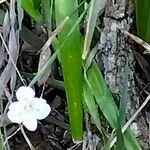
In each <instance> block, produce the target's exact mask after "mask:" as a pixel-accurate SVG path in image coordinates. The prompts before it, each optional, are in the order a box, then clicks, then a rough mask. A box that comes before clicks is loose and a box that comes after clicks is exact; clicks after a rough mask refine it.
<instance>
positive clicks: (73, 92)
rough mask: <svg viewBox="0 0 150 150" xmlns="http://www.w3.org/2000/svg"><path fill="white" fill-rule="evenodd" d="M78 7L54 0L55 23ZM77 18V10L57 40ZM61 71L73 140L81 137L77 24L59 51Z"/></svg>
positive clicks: (80, 73)
mask: <svg viewBox="0 0 150 150" xmlns="http://www.w3.org/2000/svg"><path fill="white" fill-rule="evenodd" d="M77 8H78V5H77V1H76V0H69V1H68V0H55V15H56V24H59V23H60V22H61V21H62V20H63V19H64V18H65V17H66V16H70V15H71V13H72V12H73V10H76V9H77ZM77 20H78V11H76V12H75V13H74V15H72V16H71V18H70V21H69V23H68V25H67V26H66V27H65V28H63V30H62V31H61V33H60V34H59V35H58V41H59V42H60V44H61V43H63V41H64V40H65V38H66V36H67V35H68V33H69V31H70V30H71V28H72V26H73V25H74V23H75V22H76V21H77ZM60 59H61V64H62V71H63V76H64V82H65V89H66V95H67V102H68V111H69V117H70V127H71V133H72V136H73V139H74V140H75V141H78V140H81V139H82V134H83V129H82V124H83V117H82V115H83V112H82V111H83V110H82V85H83V83H82V82H83V75H82V61H81V35H80V32H79V26H78V27H76V28H75V29H74V32H72V34H71V35H70V37H69V39H68V40H67V41H66V43H65V45H64V46H63V48H62V51H61V53H60Z"/></svg>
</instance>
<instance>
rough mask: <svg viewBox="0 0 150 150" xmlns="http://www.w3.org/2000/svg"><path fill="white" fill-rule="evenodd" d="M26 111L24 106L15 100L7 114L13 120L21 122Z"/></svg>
mask: <svg viewBox="0 0 150 150" xmlns="http://www.w3.org/2000/svg"><path fill="white" fill-rule="evenodd" d="M24 112H25V110H24V106H23V105H22V104H21V103H19V102H13V103H11V104H10V106H9V111H8V113H7V116H8V118H9V119H10V121H11V122H14V123H21V122H22V121H23V116H24Z"/></svg>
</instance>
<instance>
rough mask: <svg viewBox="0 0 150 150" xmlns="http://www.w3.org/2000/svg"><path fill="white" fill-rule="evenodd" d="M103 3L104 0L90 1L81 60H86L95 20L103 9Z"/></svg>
mask: <svg viewBox="0 0 150 150" xmlns="http://www.w3.org/2000/svg"><path fill="white" fill-rule="evenodd" d="M105 2H106V0H92V1H91V7H90V12H89V17H88V23H87V28H86V35H85V40H84V49H83V54H82V58H83V59H85V58H86V56H87V54H88V52H89V49H90V45H91V41H92V37H93V33H94V29H95V25H96V20H97V17H98V14H99V12H100V11H102V10H103V9H104V6H105Z"/></svg>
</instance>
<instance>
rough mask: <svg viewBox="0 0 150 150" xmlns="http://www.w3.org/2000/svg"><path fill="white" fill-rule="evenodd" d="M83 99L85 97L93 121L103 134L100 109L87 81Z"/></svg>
mask: <svg viewBox="0 0 150 150" xmlns="http://www.w3.org/2000/svg"><path fill="white" fill-rule="evenodd" d="M83 97H84V101H85V104H86V106H87V108H88V110H89V112H90V114H91V116H92V118H93V121H94V122H95V125H96V127H97V128H98V129H99V131H100V132H101V133H102V129H101V123H100V117H99V113H98V108H97V106H96V103H95V99H94V97H93V94H92V91H91V90H90V87H89V86H88V84H87V83H86V81H85V82H84V86H83Z"/></svg>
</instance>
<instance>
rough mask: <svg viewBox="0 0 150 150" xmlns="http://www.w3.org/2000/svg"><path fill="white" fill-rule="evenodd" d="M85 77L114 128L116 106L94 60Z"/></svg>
mask: <svg viewBox="0 0 150 150" xmlns="http://www.w3.org/2000/svg"><path fill="white" fill-rule="evenodd" d="M87 77H88V81H89V84H90V88H91V91H92V93H93V95H94V96H95V99H96V102H97V104H98V105H99V107H100V108H101V110H102V113H103V114H104V116H105V117H106V119H107V120H108V122H109V123H110V125H111V126H112V128H115V127H116V126H117V116H118V111H117V106H116V104H115V102H114V99H113V97H112V95H111V92H110V91H109V90H108V88H107V86H106V83H105V81H104V79H103V76H102V74H101V72H100V71H99V69H98V66H97V65H96V63H95V62H94V63H92V65H91V67H90V68H89V70H88V71H87Z"/></svg>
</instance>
